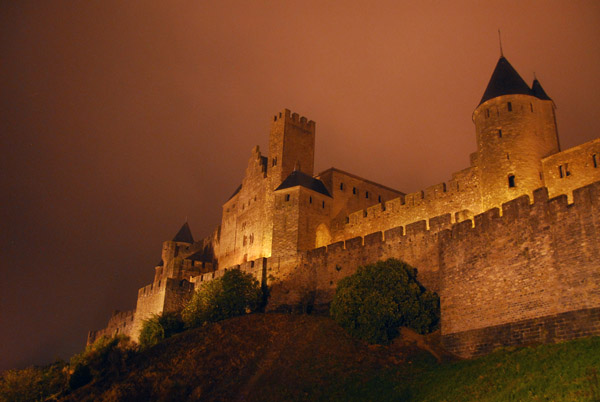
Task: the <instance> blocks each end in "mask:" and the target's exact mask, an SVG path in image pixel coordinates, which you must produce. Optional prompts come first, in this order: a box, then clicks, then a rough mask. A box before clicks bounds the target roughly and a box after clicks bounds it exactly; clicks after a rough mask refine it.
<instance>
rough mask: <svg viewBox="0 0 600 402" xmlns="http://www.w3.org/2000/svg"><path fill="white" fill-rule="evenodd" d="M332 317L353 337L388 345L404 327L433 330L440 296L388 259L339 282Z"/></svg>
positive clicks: (412, 270)
mask: <svg viewBox="0 0 600 402" xmlns="http://www.w3.org/2000/svg"><path fill="white" fill-rule="evenodd" d="M330 313H331V316H332V317H333V318H334V320H335V321H337V322H338V324H340V325H341V326H342V327H343V328H344V329H346V330H347V331H348V332H349V333H350V334H351V335H352V336H355V337H357V338H360V339H363V340H365V341H367V342H370V343H388V342H389V341H391V340H392V339H393V338H395V337H396V336H397V335H398V328H399V327H402V326H405V327H409V328H412V329H414V330H415V331H417V332H419V333H427V332H431V331H433V330H435V329H436V328H437V326H438V324H439V319H440V299H439V296H438V295H437V294H436V293H434V292H430V291H428V290H426V289H425V288H424V287H423V286H422V285H421V284H420V283H419V281H417V270H416V269H415V268H413V267H411V266H409V265H408V264H406V263H404V262H402V261H399V260H396V259H389V260H387V261H379V262H377V263H375V264H370V265H366V266H364V267H359V268H358V270H357V272H356V273H355V274H354V275H351V276H348V277H346V278H344V279H342V280H341V281H340V282H339V283H338V286H337V290H336V293H335V296H334V298H333V301H332V303H331V307H330Z"/></svg>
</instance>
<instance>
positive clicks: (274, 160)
mask: <svg viewBox="0 0 600 402" xmlns="http://www.w3.org/2000/svg"><path fill="white" fill-rule="evenodd" d="M273 166H277V158H276V157H275V158H273Z"/></svg>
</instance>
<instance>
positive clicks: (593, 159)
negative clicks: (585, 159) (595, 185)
mask: <svg viewBox="0 0 600 402" xmlns="http://www.w3.org/2000/svg"><path fill="white" fill-rule="evenodd" d="M592 162H594V167H595V168H597V167H598V155H596V154H594V155H592Z"/></svg>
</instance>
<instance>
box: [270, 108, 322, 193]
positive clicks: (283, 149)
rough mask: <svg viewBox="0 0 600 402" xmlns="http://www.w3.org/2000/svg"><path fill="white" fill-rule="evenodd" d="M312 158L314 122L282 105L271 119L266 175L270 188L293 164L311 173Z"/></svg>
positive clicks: (275, 185) (282, 178) (284, 177)
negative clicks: (283, 107) (282, 108)
mask: <svg viewBox="0 0 600 402" xmlns="http://www.w3.org/2000/svg"><path fill="white" fill-rule="evenodd" d="M314 161H315V122H314V121H312V120H310V121H309V120H307V119H306V117H300V116H299V115H298V113H291V112H290V111H289V110H288V109H284V110H283V111H281V112H280V113H278V114H276V115H275V116H274V117H273V120H272V121H271V133H270V135H269V160H268V168H267V171H268V175H269V177H270V178H271V188H272V189H275V188H277V187H278V186H279V185H280V184H281V183H282V182H283V180H285V179H286V178H287V177H288V176H289V175H290V174H291V173H292V172H293V171H294V169H295V168H296V169H297V170H299V171H301V172H303V173H306V174H307V175H309V176H313V174H314V172H313V170H314Z"/></svg>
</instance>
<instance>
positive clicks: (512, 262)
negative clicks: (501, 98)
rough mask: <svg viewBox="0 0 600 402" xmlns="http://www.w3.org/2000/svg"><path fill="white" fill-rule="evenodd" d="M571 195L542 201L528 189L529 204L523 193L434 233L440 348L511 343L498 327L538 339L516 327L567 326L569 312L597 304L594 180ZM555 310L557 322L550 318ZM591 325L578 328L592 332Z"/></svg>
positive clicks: (599, 196) (599, 266)
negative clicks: (437, 257)
mask: <svg viewBox="0 0 600 402" xmlns="http://www.w3.org/2000/svg"><path fill="white" fill-rule="evenodd" d="M573 198H574V203H573V204H572V205H568V204H567V197H566V196H564V195H563V196H560V197H557V198H553V199H550V200H548V196H547V190H546V189H545V188H544V189H540V190H536V191H535V193H534V202H533V203H532V204H530V202H529V198H528V197H527V196H523V197H520V198H517V199H515V200H513V201H511V202H508V203H505V204H504V205H503V206H502V215H500V210H498V209H492V210H490V211H487V212H485V213H484V214H481V215H478V216H476V217H475V220H474V226H472V225H471V224H470V222H468V221H467V222H463V223H461V224H458V225H455V226H453V227H452V230H451V231H444V232H442V233H441V234H440V236H441V238H440V240H441V241H440V272H441V279H442V284H441V300H442V306H441V307H442V335H443V339H444V342H446V340H447V343H446V346H447V347H448V348H450V349H451V350H452V351H454V352H455V353H457V354H460V355H462V356H465V357H470V356H473V355H476V354H478V353H483V352H482V351H485V350H489V348H490V347H492V346H494V347H495V346H502V345H509V344H514V342H513V341H511V342H513V343H510V342H508V343H507V342H505V341H503V339H504V338H503V336H504V335H502V336H499V337H497V336H496V335H494V334H495V333H496V332H498V331H500V332H502V331H508V332H502V333H505V334H506V333H508V334H510V337H511V339H513V338H514V339H523V342H529V341H534V340H536V341H540V342H541V341H544V340H545V339H546V338H544V337H543V336H542V335H532V334H529V335H527V334H525V333H520V332H519V331H521V330H520V329H519V328H521V329H522V331H521V332H523V331H532V330H531V329H530V326H531V325H534V326H539V325H542V326H543V327H544V328H546V329H545V330H544V331H550V329H548V328H550V327H551V328H554V329H552V330H551V331H554V332H556V331H559V329H560V328H559V327H557V325H558V323H563V324H564V323H565V322H572V324H573V325H575V321H573V317H578V316H579V315H578V314H580V313H577V312H582V313H581V314H583V315H585V314H587V313H583V312H584V311H595V310H594V309H598V308H600V183H599V182H596V183H594V184H592V185H589V186H586V187H583V188H580V189H577V190H575V191H574V193H573ZM565 314H566V315H565ZM590 314H592V313H590ZM593 314H596V313H593ZM559 316H560V317H562V318H561V320H562V321H561V320H558V321H557V320H556V319H555V318H553V317H559ZM569 317H570V318H569ZM530 320H534V321H530ZM535 320H537V321H535ZM565 320H566V321H565ZM569 320H570V321H569ZM515 323H525V324H523V325H521V324H519V325H517V324H515ZM530 324H531V325H530ZM563 324H561V325H563ZM596 324H597V323H596ZM596 324H593V325H596ZM564 325H566V324H564ZM577 325H579V324H577ZM593 325H592V327H589V328H588V327H586V328H587V329H582V330H581V331H583V332H582V333H584V332H585V331H592V332H593V331H594V328H596V327H594V326H593ZM486 328H496V329H497V330H498V331H496V329H494V330H492V329H486ZM536 328H537V327H536ZM582 328H583V327H582ZM581 331H580V332H581ZM578 333H579V332H577V331H574V332H573V336H576V335H577V334H578ZM585 333H588V332H585ZM595 334H598V332H595ZM506 336H508V335H506ZM566 336H568V335H564V336H563V335H561V336H557V337H556V339H564V337H566ZM515 342H516V341H515ZM490 345H491V346H490Z"/></svg>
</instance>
